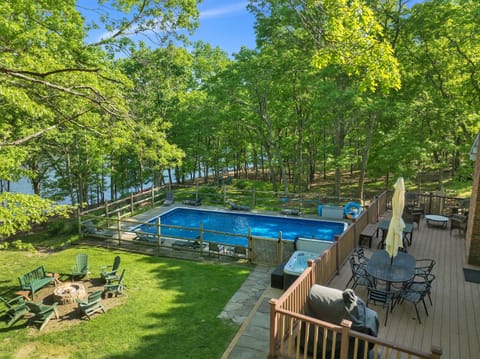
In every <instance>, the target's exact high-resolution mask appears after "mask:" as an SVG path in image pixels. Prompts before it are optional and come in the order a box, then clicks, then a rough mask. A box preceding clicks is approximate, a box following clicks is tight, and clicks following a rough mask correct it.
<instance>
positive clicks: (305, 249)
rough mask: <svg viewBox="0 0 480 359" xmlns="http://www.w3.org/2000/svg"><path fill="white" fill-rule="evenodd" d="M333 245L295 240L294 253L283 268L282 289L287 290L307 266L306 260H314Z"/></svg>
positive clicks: (308, 239)
mask: <svg viewBox="0 0 480 359" xmlns="http://www.w3.org/2000/svg"><path fill="white" fill-rule="evenodd" d="M332 244H333V242H331V241H324V240H320V239H314V238H297V239H296V241H295V246H296V249H297V250H296V251H295V252H294V253H293V254H292V256H291V257H290V259H289V260H288V262H287V264H285V267H284V268H283V274H284V276H283V288H284V289H287V288H288V287H289V286H290V285H291V284H292V283H293V282H294V281H295V280H296V279H297V277H298V276H299V275H300V274H302V273H303V271H304V270H305V269H306V268H307V266H308V260H309V259H313V260H315V259H316V258H318V257H319V256H320V255H321V254H322V253H323V252H324V251H325V250H327V249H328V248H330V246H331V245H332Z"/></svg>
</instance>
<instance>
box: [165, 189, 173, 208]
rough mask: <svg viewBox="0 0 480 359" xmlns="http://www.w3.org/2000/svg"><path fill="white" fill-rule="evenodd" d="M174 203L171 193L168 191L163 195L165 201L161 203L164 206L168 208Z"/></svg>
mask: <svg viewBox="0 0 480 359" xmlns="http://www.w3.org/2000/svg"><path fill="white" fill-rule="evenodd" d="M174 202H175V200H174V198H173V192H172V191H168V192H167V194H166V195H165V201H163V205H164V206H170V205H172V204H173V203H174Z"/></svg>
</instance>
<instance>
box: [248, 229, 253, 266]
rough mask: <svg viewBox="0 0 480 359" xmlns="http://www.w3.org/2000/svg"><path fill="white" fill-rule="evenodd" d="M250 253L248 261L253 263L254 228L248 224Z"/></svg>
mask: <svg viewBox="0 0 480 359" xmlns="http://www.w3.org/2000/svg"><path fill="white" fill-rule="evenodd" d="M247 235H248V251H247V252H248V253H247V258H248V262H249V263H251V262H252V259H253V238H252V229H251V228H250V226H248V234H247Z"/></svg>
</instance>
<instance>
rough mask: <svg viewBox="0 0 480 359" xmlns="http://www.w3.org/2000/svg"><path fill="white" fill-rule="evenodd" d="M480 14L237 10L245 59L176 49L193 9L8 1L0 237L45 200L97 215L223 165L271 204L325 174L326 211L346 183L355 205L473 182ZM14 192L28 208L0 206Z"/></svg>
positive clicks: (449, 2) (398, 7)
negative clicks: (396, 189) (392, 185)
mask: <svg viewBox="0 0 480 359" xmlns="http://www.w3.org/2000/svg"><path fill="white" fill-rule="evenodd" d="M479 6H480V5H479V4H478V2H477V1H473V0H465V1H461V2H458V1H454V0H442V1H424V2H422V3H419V4H415V5H413V6H412V5H411V4H409V1H405V0H401V1H399V0H368V1H361V0H354V1H347V0H321V1H318V0H315V1H313V0H250V1H249V3H248V9H249V11H250V12H251V13H252V14H253V15H254V16H255V19H256V20H255V33H256V39H257V46H256V48H255V49H247V48H242V49H241V50H240V51H239V52H238V53H237V54H234V56H232V57H228V55H227V54H226V53H225V52H224V51H223V50H222V49H220V48H212V47H211V46H210V45H209V44H208V43H204V42H197V43H193V44H191V43H190V44H186V45H182V42H181V40H185V39H184V35H183V34H184V31H185V30H186V31H193V30H194V29H195V27H196V26H197V25H198V15H199V13H198V10H197V9H196V1H194V0H172V1H154V0H128V1H125V0H112V1H108V2H106V1H103V0H99V1H96V2H95V1H88V2H87V1H77V2H76V1H73V0H69V1H61V2H56V1H50V0H40V1H29V0H12V1H4V2H2V3H1V4H0V15H1V16H0V34H1V35H0V49H1V51H0V80H1V81H0V107H1V110H2V111H1V115H0V156H1V158H2V161H0V184H1V186H0V202H1V203H2V204H3V207H1V211H0V221H2V222H4V223H8V224H9V225H8V228H7V227H6V226H3V227H0V228H3V229H0V234H2V233H3V234H12V233H14V232H15V231H16V230H19V229H25V228H27V227H28V223H30V220H32V221H41V220H44V219H45V218H46V215H48V214H49V213H52V214H54V213H55V214H58V213H65V211H64V210H65V209H60V208H56V207H55V206H53V204H54V202H52V200H55V199H63V198H67V199H68V202H70V203H72V204H74V205H83V204H85V203H87V204H92V203H98V202H102V201H104V200H105V196H106V193H109V196H108V197H109V198H111V199H115V198H117V197H118V196H122V195H124V194H127V193H128V192H129V191H132V190H136V189H143V187H144V186H150V185H152V184H154V185H158V184H162V183H164V182H165V181H166V180H167V181H173V180H174V179H175V180H176V181H180V182H181V181H185V180H187V179H188V178H196V177H197V176H210V175H214V176H216V175H219V174H220V173H221V172H222V171H223V170H224V169H226V168H227V169H229V170H233V171H234V172H235V175H236V176H242V175H245V174H247V173H253V174H254V175H255V176H257V178H263V179H266V180H269V181H271V183H272V185H273V188H274V190H276V191H277V190H278V191H280V190H282V191H284V192H287V191H290V190H294V191H308V190H309V189H310V187H311V185H312V183H313V182H314V181H315V179H316V178H318V177H320V176H325V174H326V173H329V172H333V173H335V184H334V186H333V188H332V191H331V192H332V193H331V194H333V195H336V196H339V195H340V194H341V192H342V174H343V173H344V172H345V171H346V170H349V171H358V173H359V174H360V175H359V182H358V194H357V195H358V198H359V199H362V198H363V197H364V193H363V186H364V182H365V180H366V179H367V178H369V177H370V178H374V177H380V176H384V177H385V178H386V179H387V183H386V185H388V178H390V177H391V176H397V175H402V176H404V177H405V178H406V179H410V180H411V181H412V182H416V183H417V184H418V186H419V189H420V187H421V181H422V178H421V176H422V173H423V172H424V171H427V170H431V171H438V173H443V170H444V169H449V170H450V171H451V172H452V173H453V174H454V175H455V176H457V177H458V178H462V179H465V178H468V176H471V173H472V163H471V162H470V161H469V160H468V158H467V152H468V147H469V146H470V145H471V143H472V141H473V138H474V136H475V135H476V133H477V132H478V131H479V130H480V121H479V98H480V97H479V89H480V85H479V81H480V79H479V68H478V66H479V64H480V61H479V60H480V59H479V56H480V35H479V32H478V31H477V30H478V25H477V24H478V14H479V13H480V8H479ZM86 12H91V13H95V14H97V15H96V16H95V17H89V20H88V22H85V21H86V20H85V15H84V14H85V13H86ZM95 29H103V30H105V31H104V34H103V35H102V36H99V37H97V38H91V37H89V33H91V31H92V30H95ZM140 35H142V36H143V38H139V36H140ZM145 39H147V40H148V42H149V44H150V45H147V44H146V42H145V41H143V40H145ZM165 172H168V176H169V178H168V179H165V178H164V173H165ZM23 177H27V178H29V179H30V181H31V183H32V186H33V188H34V190H35V193H36V195H35V196H34V197H29V196H23V195H22V196H21V195H16V194H13V193H9V190H8V183H9V182H10V181H17V180H18V179H20V178H23ZM441 185H442V183H441V179H440V183H439V186H440V187H441ZM40 195H41V196H40ZM47 197H48V198H49V200H47V199H46V198H47ZM59 211H60V212H59Z"/></svg>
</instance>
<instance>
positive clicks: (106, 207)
mask: <svg viewBox="0 0 480 359" xmlns="http://www.w3.org/2000/svg"><path fill="white" fill-rule="evenodd" d="M105 218H106V219H107V227H109V226H110V223H109V219H110V218H109V216H108V202H107V201H105Z"/></svg>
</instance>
